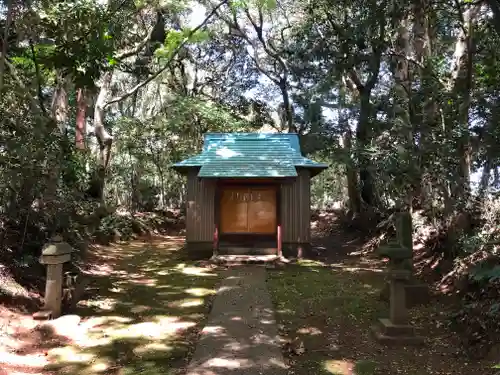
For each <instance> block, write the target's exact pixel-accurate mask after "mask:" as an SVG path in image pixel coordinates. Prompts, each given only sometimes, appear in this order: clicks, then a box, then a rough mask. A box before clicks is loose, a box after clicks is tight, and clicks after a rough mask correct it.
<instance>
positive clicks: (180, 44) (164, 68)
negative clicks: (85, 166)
mask: <svg viewBox="0 0 500 375" xmlns="http://www.w3.org/2000/svg"><path fill="white" fill-rule="evenodd" d="M227 1H228V0H223V1H221V2H220V3H219V4H218V5H217V6H215V7H214V8H213V9H212V11H211V12H210V13H209V14H208V15H207V16H206V17H205V19H204V20H203V21H202V22H201V23H200V24H199V25H198V26H196V27H195V28H194V29H192V30H191V31H190V32H189V34H188V35H187V36H186V37H185V38H184V39H183V40H182V42H181V43H179V45H178V46H177V47H176V48H175V49H174V50H173V51H172V55H171V56H170V57H169V59H168V60H167V62H166V63H165V66H164V67H163V68H161V69H159V70H158V71H157V72H155V73H154V74H153V75H151V76H150V77H149V78H148V79H146V80H145V81H143V82H141V83H139V84H137V85H135V86H134V87H132V88H131V89H130V90H129V91H127V92H126V93H124V94H123V95H121V96H118V97H115V98H113V99H111V100H109V101H108V102H107V103H106V104H105V105H104V108H105V107H107V106H109V105H110V104H113V103H117V102H120V101H122V100H124V99H126V98H128V97H129V96H130V95H133V94H134V93H136V92H137V91H138V90H140V89H141V88H142V87H144V86H146V85H147V84H148V83H149V82H151V81H153V80H154V79H155V78H156V77H158V76H159V75H160V74H161V73H163V72H164V71H165V70H167V69H168V67H169V66H170V64H171V63H172V61H173V60H174V58H175V57H176V56H177V54H178V53H179V52H180V50H181V49H182V48H183V47H184V46H185V45H186V44H187V42H188V41H189V38H191V36H193V35H194V34H195V33H196V32H197V31H199V30H200V29H201V28H202V27H204V26H205V25H206V24H207V23H208V21H209V20H210V19H211V18H212V16H213V15H214V14H216V12H217V10H218V9H219V8H220V7H222V6H223V5H224V4H226V3H227Z"/></svg>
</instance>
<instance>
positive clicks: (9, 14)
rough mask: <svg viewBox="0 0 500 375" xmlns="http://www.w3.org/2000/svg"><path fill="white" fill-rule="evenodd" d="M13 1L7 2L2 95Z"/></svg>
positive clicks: (0, 71) (0, 62) (1, 62)
mask: <svg viewBox="0 0 500 375" xmlns="http://www.w3.org/2000/svg"><path fill="white" fill-rule="evenodd" d="M13 8H14V7H13V1H12V0H7V17H6V20H5V28H4V31H3V36H2V51H1V53H2V55H1V56H0V95H1V92H2V91H3V78H4V75H5V59H6V58H7V52H8V46H7V45H8V43H9V31H10V24H11V23H12V18H13V17H12V13H13Z"/></svg>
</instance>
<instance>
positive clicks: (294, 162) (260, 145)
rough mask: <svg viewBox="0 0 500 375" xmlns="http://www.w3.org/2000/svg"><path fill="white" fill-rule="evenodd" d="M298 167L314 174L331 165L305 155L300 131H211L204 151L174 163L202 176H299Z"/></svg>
mask: <svg viewBox="0 0 500 375" xmlns="http://www.w3.org/2000/svg"><path fill="white" fill-rule="evenodd" d="M297 167H303V168H311V172H312V174H313V175H316V174H318V173H319V172H321V171H322V170H323V169H325V168H327V165H326V164H321V163H316V162H315V161H312V160H310V159H307V158H305V157H303V156H302V153H301V151H300V145H299V138H298V135H297V134H292V133H285V134H277V133H207V134H205V140H204V144H203V150H202V152H201V153H200V154H198V155H196V156H193V157H191V158H189V159H186V160H183V161H181V162H179V163H176V164H174V165H173V168H175V169H176V170H178V171H183V170H186V169H187V168H200V170H199V172H198V176H199V177H205V178H209V177H215V178H224V177H276V178H279V177H296V176H297V171H296V168H297Z"/></svg>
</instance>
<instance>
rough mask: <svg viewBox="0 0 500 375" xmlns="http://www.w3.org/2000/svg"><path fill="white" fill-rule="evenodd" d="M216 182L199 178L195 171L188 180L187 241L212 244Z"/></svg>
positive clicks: (190, 173) (189, 174)
mask: <svg viewBox="0 0 500 375" xmlns="http://www.w3.org/2000/svg"><path fill="white" fill-rule="evenodd" d="M215 186H216V182H215V180H211V179H210V180H207V179H200V178H198V170H196V169H193V170H192V171H190V172H189V173H188V178H187V207H186V208H187V209H186V241H187V242H210V243H211V242H212V241H213V238H214V218H215V210H214V209H215V206H214V202H215Z"/></svg>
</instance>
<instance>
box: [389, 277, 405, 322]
mask: <svg viewBox="0 0 500 375" xmlns="http://www.w3.org/2000/svg"><path fill="white" fill-rule="evenodd" d="M409 276H410V273H409V272H406V271H399V272H398V271H392V273H391V281H390V285H391V297H390V309H389V319H390V320H391V322H392V323H394V324H398V325H404V324H407V323H408V309H407V308H406V301H405V300H406V290H405V284H404V281H405V280H408V277H409Z"/></svg>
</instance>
